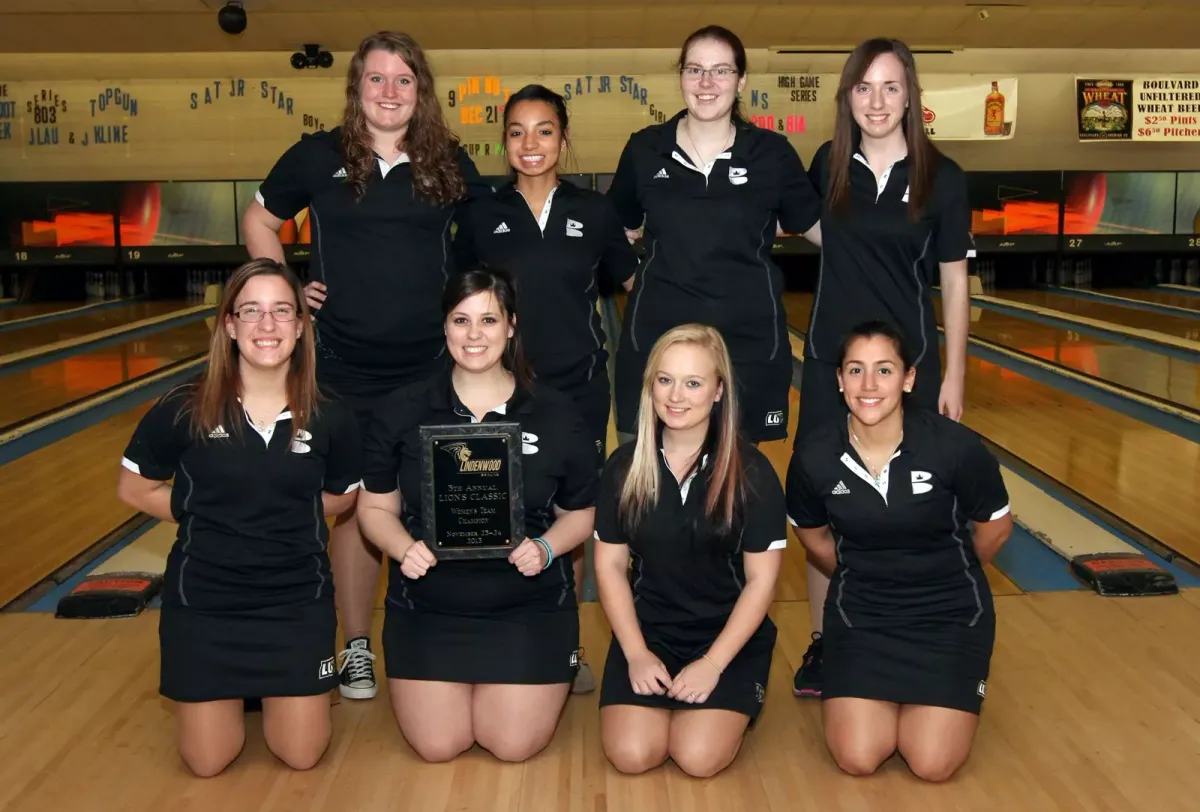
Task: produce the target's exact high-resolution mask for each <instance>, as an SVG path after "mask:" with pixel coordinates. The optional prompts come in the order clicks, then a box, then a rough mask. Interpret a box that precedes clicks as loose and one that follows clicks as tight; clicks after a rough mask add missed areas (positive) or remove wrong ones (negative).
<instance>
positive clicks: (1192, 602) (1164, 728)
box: [0, 295, 1200, 812]
mask: <svg viewBox="0 0 1200 812" xmlns="http://www.w3.org/2000/svg"><path fill="white" fill-rule="evenodd" d="M810 307H811V296H807V297H806V296H804V295H789V297H788V300H787V310H788V317H789V322H790V323H792V324H796V325H798V326H800V327H801V329H803V328H804V326H805V325H806V323H807V317H808V311H809V308H810ZM1151 315H1153V314H1151ZM64 321H66V320H64ZM192 327H194V328H195V329H196V330H197V331H199V328H198V326H197V325H192ZM182 329H183V328H175V330H176V331H179V330H182ZM1042 329H1043V330H1044V331H1046V332H1048V333H1051V335H1049V336H1048V337H1047V336H1044V335H1040V334H1038V333H1037V331H1036V330H1035V331H1034V332H1031V333H1029V334H1028V335H1027V336H1026V335H1024V334H1023V336H1022V338H1021V343H1022V344H1026V343H1028V345H1029V346H1038V345H1040V346H1055V344H1054V342H1055V340H1056V338H1055V336H1054V335H1053V330H1052V328H1048V327H1046V328H1042ZM162 335H163V336H166V335H168V331H163V333H162ZM4 337H5V336H4V334H2V333H0V343H2V342H3V339H4ZM1026 338H1027V339H1028V342H1026ZM51 340H53V339H51ZM156 340H161V339H156ZM192 340H193V339H191V338H189V339H188V341H187V342H184V341H182V339H181V340H180V343H179V344H178V345H175V346H176V347H177V350H176V351H177V352H183V351H184V350H183V349H182V348H183V347H184V346H185V344H186V345H187V346H189V347H190V346H191V345H190V342H191V341H192ZM1047 342H1048V343H1047ZM163 346H164V347H165V346H166V345H165V344H164V345H163ZM143 349H144V350H145V352H144V353H142V352H141V351H135V352H134V355H135V356H136V355H139V354H140V355H141V356H142V357H154V358H159V359H160V360H163V361H165V360H166V359H168V358H170V357H172V353H173V351H171V350H168V349H165V348H164V349H160V350H152V349H150V348H149V346H147V347H145V348H143ZM82 357H83V356H81V358H82ZM129 357H133V356H129ZM104 363H105V364H107V362H104ZM148 363H149V362H148ZM970 364H971V365H970V370H969V373H968V383H967V388H968V405H967V423H968V425H971V426H972V427H973V428H975V429H976V430H978V431H981V432H982V433H984V434H985V435H987V436H989V437H992V438H993V439H996V440H997V442H999V443H1000V444H1001V445H1005V447H1008V448H1009V449H1010V450H1011V451H1013V452H1014V453H1016V454H1018V455H1019V456H1022V457H1024V458H1026V459H1028V460H1029V461H1030V462H1032V463H1033V464H1035V465H1037V466H1038V467H1040V468H1042V469H1043V470H1046V471H1047V472H1048V473H1050V474H1051V475H1053V476H1056V477H1058V478H1059V479H1062V480H1063V481H1065V482H1067V483H1068V484H1070V485H1072V486H1073V487H1076V488H1077V489H1078V490H1080V491H1082V492H1084V493H1086V494H1087V495H1089V496H1091V498H1093V499H1096V500H1097V501H1098V502H1100V503H1101V504H1103V505H1105V506H1106V507H1108V508H1109V509H1111V510H1114V512H1117V513H1119V514H1120V515H1125V516H1126V518H1128V519H1129V520H1130V521H1133V522H1134V523H1135V524H1139V525H1141V526H1143V527H1144V529H1147V530H1151V527H1147V525H1148V524H1149V525H1152V526H1153V528H1155V535H1160V537H1164V540H1166V539H1167V537H1170V538H1173V539H1174V540H1175V541H1176V542H1178V543H1180V544H1181V546H1184V543H1185V542H1188V541H1190V543H1191V544H1192V545H1193V547H1192V549H1193V550H1195V549H1197V548H1200V541H1198V540H1195V539H1194V538H1191V539H1189V536H1194V519H1193V516H1194V508H1193V506H1194V505H1195V504H1197V503H1198V500H1197V496H1200V450H1198V449H1197V447H1196V446H1195V445H1194V444H1189V443H1186V442H1184V441H1181V440H1180V439H1179V438H1178V437H1174V436H1173V435H1166V434H1165V433H1164V432H1160V431H1158V430H1157V429H1153V428H1150V427H1147V426H1145V425H1143V424H1138V423H1136V422H1135V421H1132V420H1128V419H1126V418H1124V417H1123V416H1121V415H1119V414H1116V413H1113V412H1110V411H1108V410H1104V409H1100V408H1099V407H1095V406H1093V405H1092V404H1090V403H1089V402H1087V401H1083V400H1081V399H1078V398H1073V397H1072V396H1070V395H1066V394H1065V393H1062V392H1060V391H1058V390H1055V389H1052V388H1050V387H1044V386H1041V385H1040V384H1036V383H1035V382H1033V381H1030V380H1029V379H1027V378H1024V377H1022V376H1019V375H1013V374H1011V373H1008V372H1007V371H1004V370H1002V369H1000V368H998V367H995V366H993V365H989V364H984V363H983V362H980V361H979V360H978V359H972V360H971V362H970ZM50 366H51V365H46V366H45V367H44V368H43V369H46V370H48V369H50ZM43 374H46V373H43ZM123 374H133V372H132V371H128V372H126V373H123ZM101 377H103V376H101ZM51 380H58V378H57V377H52V379H51ZM63 380H65V378H64V379H63ZM16 381H17V377H16V376H8V377H0V391H4V392H5V393H6V395H7V393H8V391H9V387H11V386H13V385H14V384H15V383H16ZM30 385H31V386H34V385H35V384H34V382H33V380H32V379H31V381H30ZM51 385H52V384H51ZM56 391H57V393H58V395H57V396H58V397H62V396H64V395H67V394H69V393H68V392H67V391H66V386H60V388H59V389H57V390H56ZM48 397H49V396H48ZM798 403H799V399H798V396H797V393H795V392H794V391H793V392H792V397H791V409H790V420H789V423H790V426H789V434H791V433H793V432H794V428H795V421H796V415H797V412H798ZM146 408H148V404H143V405H142V406H139V407H137V408H135V409H133V410H131V411H129V412H126V413H123V414H120V415H117V416H115V417H112V418H110V419H108V420H106V421H104V422H102V423H100V424H98V425H96V426H94V427H92V428H90V429H86V430H84V431H81V432H79V433H78V434H76V435H73V436H71V437H69V438H67V439H65V440H63V441H61V442H59V443H55V444H54V445H52V446H50V447H48V448H45V449H42V450H40V451H37V452H34V453H32V454H29V455H27V456H26V457H23V458H21V459H19V460H16V461H15V462H12V463H9V464H8V465H4V466H0V515H3V516H4V518H5V530H6V533H5V545H4V548H3V555H2V560H3V566H0V603H3V602H5V601H7V600H9V599H11V598H12V597H15V595H16V594H19V593H20V592H21V591H23V590H24V589H26V588H28V587H29V586H31V585H32V584H33V583H34V582H35V581H36V580H38V579H39V578H41V577H44V575H45V574H46V573H47V572H49V571H50V570H52V569H53V568H54V567H56V566H58V565H60V564H61V563H62V562H63V561H65V560H66V559H68V558H70V557H71V556H73V555H75V554H77V553H78V552H79V551H80V550H82V549H83V548H84V547H86V546H87V545H88V544H90V543H91V542H93V541H94V540H95V539H96V538H97V537H98V536H100V535H102V534H103V533H105V532H107V531H108V530H110V529H112V528H113V527H115V526H116V525H117V524H119V523H120V522H121V521H123V520H124V519H125V518H128V516H129V515H131V511H129V510H128V509H127V508H125V507H124V506H122V505H120V504H119V503H118V502H117V501H116V499H115V498H114V496H113V488H114V487H115V481H116V471H117V466H118V464H119V458H120V454H121V451H122V449H123V448H124V446H125V444H126V443H127V442H128V438H129V435H130V433H131V432H132V430H133V427H134V425H135V424H136V422H137V420H138V419H139V418H140V417H141V415H142V414H143V413H144V411H145V409H146ZM0 422H2V421H0ZM763 450H764V452H765V453H766V454H767V456H768V458H769V459H771V461H772V463H773V465H774V466H775V468H776V470H777V472H778V473H780V475H782V474H783V471H784V468H785V466H786V462H787V457H788V454H789V451H790V445H789V442H788V441H782V442H778V443H768V444H764V446H763ZM68 483H69V484H68ZM1122 511H1125V512H1124V513H1122ZM1126 514H1128V515H1126ZM1155 522H1157V523H1155ZM1172 534H1174V535H1172ZM1193 554H1194V553H1193ZM804 571H805V568H804V557H803V554H802V552H801V550H800V547H799V545H798V544H797V543H796V542H795V540H794V539H792V540H791V543H790V545H789V547H788V549H787V550H786V551H785V553H784V565H783V570H782V573H781V580H780V584H779V587H778V589H777V592H776V598H777V601H776V603H775V604H774V606H773V608H772V616H773V617H774V618H775V621H776V623H777V625H778V626H779V629H780V638H779V643H778V646H777V648H776V652H775V660H774V663H773V667H772V673H771V678H770V683H769V686H768V693H767V700H766V708H765V710H764V713H763V716H762V717H761V719H760V722H759V724H758V726H757V727H756V728H755V729H754V730H753V731H751V732H750V733H749V735H748V737H747V740H746V745H745V747H744V749H743V751H742V753H741V754H740V756H739V758H738V760H737V761H736V762H735V763H734V765H733V766H732V767H731V768H730V769H729V770H728V771H726V772H725V773H723V774H722V775H720V776H718V777H716V778H714V779H711V780H707V781H697V780H694V779H690V778H688V777H686V776H684V775H683V774H682V773H681V772H680V771H679V770H677V769H676V768H675V767H674V766H672V765H669V764H668V765H667V766H666V767H664V768H663V769H660V770H657V771H655V772H653V773H651V774H649V775H646V776H640V777H628V776H622V775H620V774H618V773H616V772H615V771H614V770H612V769H611V768H610V767H609V766H608V764H607V762H606V761H605V760H604V757H603V753H602V751H601V749H600V743H599V742H600V739H599V714H598V709H597V701H598V696H597V695H596V694H591V695H588V696H582V697H572V698H571V699H570V700H569V702H568V706H567V709H566V711H565V713H564V716H563V719H562V721H561V723H560V727H559V730H558V733H557V735H556V737H555V739H554V741H553V742H552V743H551V745H550V747H549V748H548V749H547V750H546V751H545V752H544V753H542V754H541V755H539V756H538V757H536V758H535V759H533V760H532V761H530V762H529V763H527V764H521V765H509V764H501V763H498V762H496V761H495V760H494V759H492V758H491V757H490V756H489V755H488V754H486V753H484V752H481V751H478V750H476V751H472V752H470V753H468V754H466V755H465V756H464V757H462V758H460V759H458V760H457V761H455V762H454V763H451V764H446V765H428V764H424V763H422V762H420V761H419V759H417V758H416V757H415V756H414V754H413V753H412V752H411V750H410V749H409V748H408V747H407V745H406V744H405V742H404V740H403V738H402V737H401V736H400V734H399V732H398V730H397V728H396V725H395V723H394V720H393V718H392V715H391V712H390V709H389V705H388V702H387V697H386V694H385V693H384V691H386V687H382V688H381V694H380V696H378V697H377V698H376V699H375V700H373V701H370V702H352V701H348V700H340V701H338V702H337V704H336V707H335V708H334V711H333V713H334V724H335V732H334V740H333V743H332V745H331V747H330V750H329V752H328V753H327V754H326V757H325V759H324V760H323V761H322V763H321V764H320V765H318V767H317V768H316V769H314V770H312V771H310V772H307V773H300V774H298V773H292V772H291V771H289V770H287V769H286V768H284V767H282V766H281V765H280V764H278V763H277V762H276V761H275V760H274V759H273V757H271V756H270V754H269V753H268V752H267V750H266V748H265V745H264V743H263V739H262V735H261V729H260V725H261V717H260V716H258V715H251V716H250V717H248V721H249V725H248V728H249V738H248V742H247V746H246V749H245V751H244V752H243V754H242V756H241V757H240V758H239V760H238V761H237V762H235V764H234V765H233V766H232V767H231V768H230V769H229V770H228V771H227V772H226V773H225V774H223V775H221V776H219V777H217V778H215V779H211V780H199V779H195V778H193V777H191V775H190V774H189V773H188V772H187V771H186V769H185V768H184V767H183V766H182V764H181V763H180V761H179V759H178V757H177V755H176V753H175V750H174V739H173V735H174V728H173V724H172V718H171V706H170V703H168V702H166V701H165V700H163V699H161V698H160V697H159V696H158V694H157V687H158V641H157V613H156V612H148V613H146V614H144V615H142V616H140V617H138V618H134V619H129V620H108V621H60V620H55V619H54V618H53V617H52V616H50V615H48V614H39V613H10V614H0V678H4V677H7V678H6V679H5V681H4V684H5V685H6V690H5V691H4V692H3V693H2V694H0V809H4V810H5V812H10V811H11V812H26V810H28V812H34V811H35V810H36V812H42V810H56V812H57V810H64V812H71V811H73V810H80V811H81V812H107V811H108V810H114V812H115V811H116V810H120V812H142V811H143V810H145V812H152V810H153V811H154V812H157V810H160V809H163V808H170V809H175V808H183V809H190V810H201V811H202V812H206V811H207V810H214V811H215V812H242V810H247V812H255V811H257V810H272V811H274V810H279V811H280V812H285V811H286V812H292V810H336V812H344V810H369V811H370V812H374V810H396V811H397V812H401V811H407V810H414V812H417V811H419V812H441V811H442V810H447V811H449V810H455V812H458V810H466V811H467V812H472V811H473V810H487V811H488V812H491V810H513V811H514V812H518V811H523V810H529V812H543V810H546V811H552V812H559V811H560V810H563V811H564V812H606V811H607V810H613V811H614V812H617V811H619V812H651V811H652V810H653V812H659V811H660V810H661V811H663V812H670V811H672V810H677V812H703V810H709V809H711V810H721V811H722V812H724V811H725V810H753V812H770V811H774V810H779V812H793V811H795V812H801V811H802V810H814V812H817V811H819V812H842V810H846V812H859V810H862V812H874V810H884V811H885V812H893V811H894V812H908V810H913V811H914V812H917V811H919V812H925V811H926V810H930V811H936V810H970V811H971V812H976V811H983V812H990V810H996V811H997V812H1040V810H1079V811H1080V812H1083V811H1084V810H1088V811H1089V812H1090V810H1104V811H1105V812H1124V810H1129V812H1135V811H1136V812H1144V811H1145V810H1154V812H1160V811H1161V812H1174V810H1180V812H1183V810H1194V809H1196V808H1197V806H1196V798H1197V797H1200V770H1197V769H1196V765H1197V764H1200V635H1197V634H1196V629H1198V628H1200V590H1193V591H1190V592H1185V593H1184V594H1183V595H1180V596H1173V597H1166V598H1141V599H1127V600H1122V599H1112V598H1100V597H1098V596H1096V595H1094V594H1092V593H1089V592H1083V591H1075V592H1059V593H1037V594H1025V593H1023V592H1022V591H1021V590H1020V589H1018V588H1017V587H1016V586H1015V585H1014V584H1013V583H1012V581H1010V580H1009V579H1008V578H1006V577H1005V576H1004V575H1003V574H1002V573H1001V572H999V571H997V570H996V569H995V568H994V567H989V568H988V580H989V583H990V584H991V586H992V590H993V592H994V594H995V595H996V596H997V598H996V606H997V616H998V629H997V642H996V649H995V656H994V659H993V670H992V676H991V679H990V680H989V691H988V697H989V698H988V700H987V702H986V704H985V708H984V714H983V717H982V724H981V727H980V732H979V736H978V739H977V743H976V747H975V751H974V754H973V756H972V759H971V761H970V762H969V763H968V764H967V766H966V767H965V768H964V770H963V771H962V772H961V773H960V774H959V776H957V777H956V778H955V779H954V780H953V781H951V782H950V783H948V784H946V785H940V786H931V785H925V784H922V783H921V782H920V781H918V780H916V779H914V778H913V777H912V776H911V775H910V774H909V773H908V771H907V769H906V768H905V767H904V765H903V763H902V762H901V761H900V760H899V759H893V760H892V761H890V762H889V763H888V764H886V765H885V766H884V768H883V769H882V770H881V772H880V774H878V775H876V776H874V777H871V778H868V779H855V778H850V777H848V776H844V775H842V774H841V773H840V772H839V771H838V770H837V768H836V766H835V765H834V763H833V762H832V760H831V759H830V757H829V755H828V753H827V751H826V749H825V745H824V739H823V734H822V732H821V726H820V705H819V703H816V702H812V701H800V700H797V699H795V698H794V697H792V695H791V690H790V687H791V678H792V674H793V672H794V670H795V668H796V667H797V665H798V664H799V662H800V658H801V657H802V655H803V653H804V650H805V648H806V647H807V645H808V640H809V628H810V627H809V611H808V609H809V608H808V604H807V603H806V598H807V588H806V583H805V576H804ZM381 598H382V594H381V593H377V604H376V605H377V606H381V604H382V601H381V600H380V599H381ZM381 622H382V614H381V613H377V617H376V626H377V628H376V630H375V632H376V633H375V639H376V640H378V639H379V634H378V632H379V629H378V625H379V624H380V623H381ZM582 625H583V644H584V646H585V648H586V650H587V652H588V659H589V661H590V662H591V664H592V667H593V669H594V670H595V671H596V672H597V675H599V674H600V672H601V671H602V669H603V665H604V663H603V657H604V652H605V651H606V649H607V645H608V639H609V630H608V627H607V624H606V621H605V619H604V617H603V614H602V612H601V611H600V610H599V607H598V606H597V605H596V604H594V603H592V604H585V605H584V606H583V608H582ZM377 666H378V673H379V674H381V675H382V673H383V663H382V662H378V663H377Z"/></svg>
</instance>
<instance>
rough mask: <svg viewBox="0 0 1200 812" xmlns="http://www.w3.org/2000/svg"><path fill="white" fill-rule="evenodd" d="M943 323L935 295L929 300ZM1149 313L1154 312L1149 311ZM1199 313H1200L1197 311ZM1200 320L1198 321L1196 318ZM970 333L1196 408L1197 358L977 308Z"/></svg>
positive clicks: (1199, 392)
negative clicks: (1148, 348)
mask: <svg viewBox="0 0 1200 812" xmlns="http://www.w3.org/2000/svg"><path fill="white" fill-rule="evenodd" d="M933 307H934V311H935V312H936V314H937V319H938V323H939V324H940V323H941V322H942V303H941V299H940V298H935V299H934V302H933ZM1150 315H1153V314H1150ZM1197 315H1200V314H1197ZM1198 324H1200V323H1198ZM971 335H973V336H978V337H979V338H983V339H987V340H988V341H992V342H995V343H997V344H1002V345H1004V346H1005V347H1010V348H1012V349H1014V350H1020V351H1021V352H1025V353H1029V354H1030V355H1035V356H1037V357H1038V358H1042V359H1044V360H1046V361H1051V362H1053V363H1056V364H1061V365H1063V366H1065V367H1068V368H1070V369H1074V370H1076V371H1078V372H1083V373H1085V374H1088V375H1093V376H1095V377H1097V378H1101V379H1103V380H1105V381H1109V382H1111V383H1115V384H1117V385H1119V386H1124V387H1126V388H1128V389H1132V390H1133V391H1135V392H1142V393H1144V394H1147V395H1152V396H1154V397H1157V398H1162V399H1163V400H1167V401H1170V402H1172V403H1178V404H1180V405H1182V406H1186V407H1188V408H1190V409H1200V363H1193V362H1190V361H1184V360H1182V359H1180V358H1177V357H1175V356H1172V355H1167V354H1166V353H1161V352H1152V351H1150V350H1146V349H1142V348H1141V347H1137V346H1134V345H1132V344H1129V343H1127V342H1124V341H1119V340H1117V339H1115V338H1114V339H1112V340H1107V339H1103V338H1096V337H1094V336H1091V335H1081V334H1080V333H1076V332H1073V331H1070V330H1066V329H1062V328H1054V327H1050V326H1049V325H1046V324H1041V323H1039V322H1036V321H1033V320H1032V319H1027V318H1022V317H1020V316H1014V315H1011V314H1009V313H1002V312H1000V311H999V310H991V309H989V308H986V307H984V308H979V318H978V320H976V321H972V322H971Z"/></svg>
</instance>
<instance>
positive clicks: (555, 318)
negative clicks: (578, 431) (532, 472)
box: [455, 85, 638, 693]
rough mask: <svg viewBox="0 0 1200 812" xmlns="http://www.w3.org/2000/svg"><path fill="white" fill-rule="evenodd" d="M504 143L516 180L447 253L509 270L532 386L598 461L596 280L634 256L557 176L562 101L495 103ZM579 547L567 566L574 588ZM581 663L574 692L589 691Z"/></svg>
mask: <svg viewBox="0 0 1200 812" xmlns="http://www.w3.org/2000/svg"><path fill="white" fill-rule="evenodd" d="M503 139H504V145H505V153H506V154H507V155H508V161H509V164H511V166H512V168H513V171H514V173H515V176H516V177H515V181H514V182H513V183H510V184H507V185H505V186H502V187H500V188H499V189H497V190H496V194H495V195H494V196H492V197H490V198H483V199H481V200H479V201H478V203H476V204H475V205H473V206H472V207H471V210H470V212H469V214H468V215H467V216H466V217H465V218H464V220H462V221H461V222H460V223H459V227H458V235H457V237H456V238H455V249H456V251H457V252H458V254H459V262H460V263H461V264H462V265H463V266H464V267H469V266H470V265H474V264H475V263H477V262H479V261H482V262H483V263H484V264H486V265H490V266H493V267H498V268H504V269H505V270H507V271H508V272H510V273H511V274H512V275H513V279H514V281H515V283H516V285H517V289H518V290H519V292H520V296H521V337H522V346H523V347H524V349H525V352H526V354H527V355H528V358H529V365H530V367H531V369H532V371H533V373H534V375H535V377H536V379H537V381H538V383H541V384H544V385H546V386H550V387H552V388H554V389H557V390H559V391H560V392H564V393H566V394H567V395H569V396H570V398H571V399H572V400H573V401H575V405H576V406H577V407H578V408H579V411H580V413H581V414H582V415H583V419H584V422H585V423H586V425H587V428H588V432H589V436H590V437H591V438H592V440H593V442H594V443H595V445H596V456H595V459H596V467H597V468H600V467H601V466H603V465H604V458H605V444H606V440H607V437H608V419H609V414H610V413H611V411H612V396H611V393H610V391H609V383H608V367H607V363H608V352H607V350H606V349H605V335H604V327H603V325H602V324H601V321H600V314H599V313H598V312H597V310H596V300H597V295H598V290H599V283H600V281H601V276H602V275H604V276H607V277H608V278H609V280H610V281H612V282H613V283H615V284H617V285H625V286H626V287H630V286H632V284H633V274H634V271H636V270H637V266H638V259H637V254H636V253H635V252H634V250H633V246H631V245H630V244H629V241H628V240H627V239H626V238H625V232H624V230H623V229H622V228H621V222H620V220H619V219H618V218H617V213H616V210H615V209H613V207H612V202H611V201H609V200H608V199H607V198H605V197H604V196H603V195H601V194H599V193H597V192H593V191H591V190H590V189H580V188H579V187H577V186H574V185H573V184H572V183H571V182H570V181H564V180H560V179H559V177H558V164H559V157H560V155H562V154H564V153H565V152H566V150H567V149H568V120H567V103H566V101H565V100H564V99H563V97H562V96H560V95H559V94H557V93H555V92H554V91H552V90H550V89H548V88H545V87H542V86H541V85H528V86H526V87H523V88H521V89H520V90H518V91H517V92H516V93H514V94H513V95H512V96H511V97H510V98H509V100H508V102H507V103H506V104H505V107H504V134H503ZM583 560H584V547H582V546H580V547H577V548H575V550H574V551H573V554H572V562H573V565H574V572H575V590H576V592H577V593H578V592H579V591H580V590H581V589H582V586H583ZM594 688H595V677H593V676H592V672H591V669H590V668H589V667H588V665H587V663H586V662H582V663H580V668H579V673H578V675H577V676H576V679H575V683H574V687H573V689H574V691H575V693H585V692H587V691H591V690H594Z"/></svg>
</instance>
